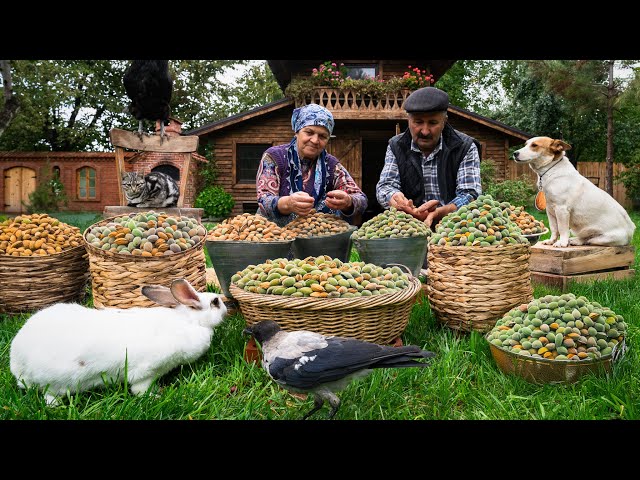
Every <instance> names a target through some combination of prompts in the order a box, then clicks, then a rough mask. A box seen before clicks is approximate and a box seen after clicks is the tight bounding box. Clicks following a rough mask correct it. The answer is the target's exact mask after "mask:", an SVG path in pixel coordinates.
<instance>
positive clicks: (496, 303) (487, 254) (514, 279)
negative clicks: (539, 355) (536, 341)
mask: <svg viewBox="0 0 640 480" xmlns="http://www.w3.org/2000/svg"><path fill="white" fill-rule="evenodd" d="M530 255H531V247H530V245H528V244H517V245H504V246H499V247H459V246H439V245H429V251H428V265H429V266H428V269H427V287H426V290H427V296H428V298H429V303H430V306H431V310H432V311H433V312H434V314H435V316H436V318H437V320H438V321H439V322H440V323H442V324H444V325H446V326H447V327H449V328H451V329H454V330H459V331H464V332H470V331H472V330H475V331H477V332H481V333H486V332H488V331H489V330H491V329H492V328H493V327H494V326H495V323H496V321H497V320H498V319H499V318H501V317H502V316H503V315H504V314H505V313H506V312H508V311H509V310H511V309H512V308H514V307H516V306H518V305H520V304H522V303H528V302H530V301H531V300H532V299H533V289H532V287H531V272H530V270H529V257H530Z"/></svg>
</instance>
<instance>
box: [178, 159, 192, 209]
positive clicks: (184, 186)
mask: <svg viewBox="0 0 640 480" xmlns="http://www.w3.org/2000/svg"><path fill="white" fill-rule="evenodd" d="M183 155H184V162H183V165H184V172H183V174H182V175H180V196H179V197H178V208H182V206H183V205H184V192H185V191H186V189H187V178H189V166H190V165H191V154H190V153H185V154H183Z"/></svg>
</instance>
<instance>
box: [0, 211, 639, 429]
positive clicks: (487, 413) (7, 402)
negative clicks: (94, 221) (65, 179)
mask: <svg viewBox="0 0 640 480" xmlns="http://www.w3.org/2000/svg"><path fill="white" fill-rule="evenodd" d="M532 213H534V215H535V216H536V217H537V218H539V219H542V220H544V221H545V223H546V216H545V215H544V214H541V213H539V212H532ZM631 216H632V218H633V220H634V222H635V223H636V224H640V214H639V213H637V212H632V213H631ZM61 220H62V219H61ZM63 221H70V219H65V220H63ZM634 245H635V246H636V249H637V250H636V251H637V252H638V251H640V231H639V230H636V234H635V237H634ZM352 259H355V258H354V256H353V255H352ZM635 268H638V257H637V256H636V265H635ZM571 291H572V292H573V293H575V294H576V295H584V296H585V297H587V298H588V299H590V300H592V301H597V302H599V303H601V304H602V305H605V306H609V307H610V308H612V309H613V310H614V311H615V312H616V313H618V314H621V315H623V316H624V318H625V320H626V322H627V323H628V325H629V330H628V335H627V346H628V348H627V352H626V354H625V355H624V357H622V358H621V359H620V360H618V361H617V362H616V363H615V364H614V366H613V371H612V374H610V375H608V376H595V375H588V376H586V377H583V378H582V379H581V380H580V381H579V382H577V383H574V384H571V385H534V384H531V383H528V382H526V381H524V380H522V379H520V378H518V377H514V376H507V375H504V374H503V373H502V372H501V371H500V370H499V369H498V367H497V365H496V363H495V362H494V360H493V357H492V356H491V353H490V350H489V347H488V344H487V343H486V342H485V340H484V339H483V337H482V336H481V335H479V334H478V333H475V332H474V333H472V334H470V335H457V334H455V333H453V331H451V330H450V329H448V328H446V327H442V326H441V325H440V324H439V322H437V320H436V318H435V317H434V315H433V314H432V312H431V310H430V308H429V305H428V302H427V301H422V302H418V303H416V305H415V306H414V308H413V310H412V312H411V318H410V320H409V324H408V326H407V328H406V330H405V332H404V334H403V336H402V339H403V342H404V343H405V344H416V345H420V346H421V347H424V348H427V349H429V350H432V351H434V352H436V354H437V357H436V358H435V359H434V360H433V361H432V364H431V366H430V367H429V368H420V369H418V368H408V369H400V370H376V371H374V373H373V374H371V375H370V376H369V377H367V378H366V379H364V380H361V381H359V382H355V383H352V384H351V385H350V386H348V387H347V388H346V389H345V390H344V391H342V392H341V393H339V396H340V398H341V399H342V406H341V408H340V410H339V411H338V413H337V415H336V417H335V418H336V419H341V420H387V419H393V420H412V419H420V420H433V419H438V420H471V419H474V420H484V419H488V420H516V419H531V420H533V419H547V420H589V419H600V420H605V419H635V420H637V419H640V401H639V400H638V399H639V398H640V378H639V375H638V374H637V372H638V371H640V355H639V354H638V349H637V348H636V344H637V342H638V338H639V335H640V281H639V280H638V279H637V277H636V278H633V279H630V280H624V281H602V282H597V283H593V284H573V285H572V287H571ZM559 293H560V291H559V290H557V289H553V288H549V287H546V286H542V285H539V284H535V283H534V295H535V296H536V297H539V296H543V295H546V294H556V295H557V294H559ZM27 318H28V315H20V316H13V317H10V316H7V315H4V316H2V315H0V419H57V420H66V419H74V420H75V419H78V420H107V419H109V420H110V419H114V420H115V419H130V420H168V419H181V420H186V419H196V420H204V419H241V420H262V419H265V420H280V419H299V418H301V417H302V415H303V414H304V413H306V412H307V411H308V410H309V409H310V408H311V407H312V400H311V398H309V399H307V400H302V399H300V398H297V397H294V396H292V395H290V394H289V393H287V392H286V391H285V390H283V389H281V388H279V387H278V386H277V385H276V384H275V383H274V382H273V381H271V380H270V379H269V378H268V377H267V375H266V373H265V372H264V371H263V370H262V368H261V367H259V366H257V365H252V364H247V363H246V362H245V361H244V360H243V348H244V345H245V341H246V338H244V337H243V336H242V329H243V328H244V326H245V321H244V319H243V317H242V316H241V315H239V314H236V315H233V316H230V317H228V318H227V319H226V320H225V322H224V323H223V324H222V325H220V326H219V327H218V328H217V329H216V331H215V333H214V336H213V341H212V345H211V348H210V350H209V352H208V353H207V354H206V355H205V356H203V357H202V358H201V359H200V360H198V361H197V362H194V363H192V364H190V365H183V366H181V367H179V368H177V369H175V370H174V371H172V372H170V373H169V374H167V375H165V376H164V377H162V378H161V379H160V380H159V381H158V382H157V385H156V387H157V391H156V393H159V395H153V394H144V395H142V396H132V395H131V394H130V393H129V392H127V391H126V389H125V388H124V385H107V386H105V387H104V388H102V389H97V390H94V391H91V392H85V393H81V394H78V395H72V396H70V397H68V398H67V399H66V400H65V401H64V402H63V404H62V405H61V406H58V407H48V406H46V405H45V403H44V399H43V396H42V394H41V393H39V392H37V391H35V390H34V389H29V390H26V391H24V390H21V389H18V388H17V386H16V382H15V379H14V377H13V375H12V374H11V372H10V370H9V348H10V342H11V340H12V339H13V337H14V336H15V334H16V333H17V331H18V330H19V328H20V327H21V326H22V325H23V323H24V322H25V320H26V319H27ZM327 412H328V409H327V407H324V408H323V409H322V410H321V411H320V412H318V413H316V415H315V416H314V417H313V418H316V419H324V418H326V414H327Z"/></svg>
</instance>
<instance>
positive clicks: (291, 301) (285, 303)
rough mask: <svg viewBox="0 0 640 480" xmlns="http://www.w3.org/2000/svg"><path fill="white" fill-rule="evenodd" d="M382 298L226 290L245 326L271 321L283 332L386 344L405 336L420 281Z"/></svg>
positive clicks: (412, 280) (379, 296)
mask: <svg viewBox="0 0 640 480" xmlns="http://www.w3.org/2000/svg"><path fill="white" fill-rule="evenodd" d="M409 278H410V280H411V282H410V284H409V286H408V287H405V288H403V289H402V290H400V291H398V292H395V293H389V294H385V295H375V296H369V297H355V298H313V297H289V296H281V295H268V294H260V293H252V292H247V291H246V290H243V289H241V288H239V287H238V286H237V285H235V284H233V283H232V284H231V286H230V287H229V289H230V291H231V294H232V295H233V298H234V299H236V300H237V301H238V304H239V305H240V311H241V312H242V314H243V315H244V317H245V319H246V321H247V324H249V325H250V324H252V323H254V322H259V321H260V320H273V321H275V322H276V323H278V325H280V327H281V328H282V329H283V330H288V331H293V330H311V331H313V332H318V333H322V334H324V335H335V336H341V337H351V338H358V339H360V340H365V341H368V342H373V343H380V344H389V343H391V342H392V341H393V340H395V339H396V338H398V337H399V336H400V335H402V333H403V332H404V330H405V328H406V327H407V324H408V323H409V317H410V315H411V309H412V308H413V305H414V303H415V298H416V296H417V295H418V294H419V293H420V281H419V280H418V279H417V278H415V277H409Z"/></svg>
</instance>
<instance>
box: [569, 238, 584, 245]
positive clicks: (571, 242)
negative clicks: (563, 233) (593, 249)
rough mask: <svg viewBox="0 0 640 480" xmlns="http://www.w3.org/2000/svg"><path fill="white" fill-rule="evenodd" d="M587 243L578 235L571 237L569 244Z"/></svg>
mask: <svg viewBox="0 0 640 480" xmlns="http://www.w3.org/2000/svg"><path fill="white" fill-rule="evenodd" d="M584 244H585V243H584V242H583V241H582V240H581V239H579V238H578V237H571V238H570V239H569V245H584Z"/></svg>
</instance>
